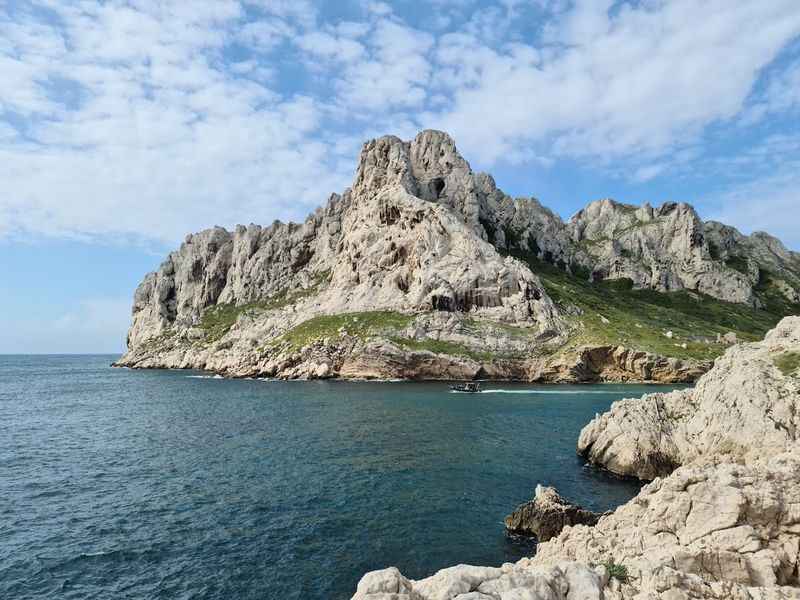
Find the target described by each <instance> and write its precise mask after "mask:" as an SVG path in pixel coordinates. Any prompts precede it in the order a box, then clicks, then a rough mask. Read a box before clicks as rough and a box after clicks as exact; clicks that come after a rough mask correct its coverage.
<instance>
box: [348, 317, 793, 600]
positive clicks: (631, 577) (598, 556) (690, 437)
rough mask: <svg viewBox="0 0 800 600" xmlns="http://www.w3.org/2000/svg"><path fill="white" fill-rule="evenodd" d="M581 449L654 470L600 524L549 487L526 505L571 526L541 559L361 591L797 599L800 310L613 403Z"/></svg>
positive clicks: (443, 599) (613, 464)
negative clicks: (669, 386) (698, 367)
mask: <svg viewBox="0 0 800 600" xmlns="http://www.w3.org/2000/svg"><path fill="white" fill-rule="evenodd" d="M578 451H579V452H581V453H584V454H586V455H588V456H589V458H590V459H591V460H592V461H593V462H596V463H598V464H600V465H603V466H605V467H607V468H609V469H612V470H614V471H616V472H619V473H626V474H634V475H637V476H639V477H641V478H644V479H650V478H652V477H655V479H653V480H652V482H650V483H648V484H647V485H646V486H644V487H643V488H642V490H641V492H640V493H639V494H638V495H637V496H636V497H635V498H633V499H632V500H631V501H630V502H628V503H627V504H625V505H623V506H621V507H620V508H618V509H617V510H616V511H614V512H613V513H611V514H607V515H603V516H600V517H599V519H598V520H597V522H596V524H595V525H591V524H589V525H586V524H581V523H582V522H584V521H583V520H584V519H587V520H588V522H589V523H591V521H593V520H595V517H594V516H593V515H591V514H584V513H581V512H580V508H579V507H574V506H571V505H568V504H567V503H565V502H564V501H563V500H562V499H560V497H558V495H557V494H555V493H554V491H548V490H547V489H546V488H542V489H541V490H540V491H538V493H537V498H536V499H535V500H534V502H533V503H532V504H534V505H535V506H530V507H528V506H525V507H522V508H523V509H524V510H523V513H531V512H535V513H536V517H537V519H540V518H542V517H548V518H549V517H552V516H553V515H554V516H555V519H552V518H551V519H550V521H549V522H548V523H547V525H553V524H554V523H556V522H557V523H556V524H557V525H558V527H559V528H561V527H563V529H562V530H561V532H560V534H558V535H557V536H556V537H554V538H552V539H550V541H545V542H544V543H540V544H539V545H538V547H537V550H536V554H535V556H534V557H532V558H523V559H522V560H520V561H519V562H517V563H514V564H511V563H508V564H504V565H502V566H500V567H496V568H495V567H474V566H468V565H458V566H455V567H451V568H447V569H443V570H441V571H439V572H438V573H435V574H434V575H431V576H430V577H428V578H426V579H422V580H419V581H412V580H409V579H407V578H405V577H404V576H403V575H402V574H401V573H400V572H399V571H398V570H397V569H395V568H389V569H385V570H381V571H374V572H372V573H369V574H367V575H365V576H364V577H363V579H362V580H361V582H360V583H359V584H358V589H357V591H356V594H355V595H354V596H353V600H388V599H390V598H391V599H393V600H510V599H525V600H604V599H605V600H628V599H637V600H645V599H648V600H649V599H653V600H656V599H658V600H686V599H701V598H702V599H714V600H784V599H789V598H800V317H788V318H786V319H784V320H782V321H781V322H780V323H779V324H778V326H777V327H776V328H775V329H773V330H772V331H770V332H769V334H768V335H767V336H766V337H765V339H764V340H763V341H762V342H758V343H752V344H744V345H740V346H735V347H733V348H731V349H729V350H728V351H727V352H726V353H725V354H724V356H723V357H721V358H720V359H718V360H717V361H716V364H715V366H714V367H713V368H712V369H711V370H710V371H709V372H708V373H707V374H705V375H704V376H703V377H702V378H701V379H700V381H699V382H698V385H697V386H696V388H695V389H694V390H687V391H681V392H673V394H669V395H664V394H651V395H645V396H644V397H642V398H640V399H630V400H622V401H619V402H616V403H615V404H614V405H612V407H611V410H610V411H609V412H607V413H606V414H604V415H600V416H598V417H597V418H596V419H594V421H592V423H590V424H589V425H588V426H587V427H586V428H585V429H584V430H583V432H582V433H581V436H580V441H579V444H578ZM515 514H517V513H515ZM525 516H526V515H525V514H518V515H517V517H515V516H514V515H512V516H511V517H510V519H511V523H510V525H518V524H519V523H520V522H521V517H525ZM537 519H533V520H531V519H528V520H527V521H528V522H529V523H532V524H533V526H534V527H536V528H537V530H538V528H539V527H541V525H542V523H541V521H540V520H537ZM507 523H509V521H507ZM544 533H545V534H546V535H545V536H544V537H549V536H550V534H551V533H552V532H551V531H550V530H549V529H547V528H546V529H545V530H544Z"/></svg>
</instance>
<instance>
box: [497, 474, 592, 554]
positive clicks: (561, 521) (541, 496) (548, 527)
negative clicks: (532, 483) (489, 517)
mask: <svg viewBox="0 0 800 600" xmlns="http://www.w3.org/2000/svg"><path fill="white" fill-rule="evenodd" d="M602 516H603V515H602V514H600V513H596V512H592V511H591V510H586V509H585V508H583V507H581V506H578V505H577V504H572V503H571V502H567V501H566V500H564V498H562V497H561V495H560V494H559V493H558V491H557V490H556V488H554V487H545V486H543V485H537V486H536V491H535V492H534V494H533V500H530V501H528V502H526V503H525V504H522V505H520V506H518V507H517V509H516V510H515V511H514V512H513V513H511V514H510V515H508V516H507V517H506V519H505V524H506V529H507V530H508V531H510V532H511V533H517V534H522V535H532V536H535V537H536V539H537V540H538V541H539V542H546V541H547V540H549V539H550V538H553V537H555V536H557V535H558V534H559V533H561V530H562V529H564V527H569V526H571V525H594V524H596V523H597V521H598V520H599V519H600V517H602Z"/></svg>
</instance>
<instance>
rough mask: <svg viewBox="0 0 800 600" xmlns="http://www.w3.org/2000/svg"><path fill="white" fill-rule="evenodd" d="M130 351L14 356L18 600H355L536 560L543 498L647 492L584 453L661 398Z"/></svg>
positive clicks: (0, 589)
mask: <svg viewBox="0 0 800 600" xmlns="http://www.w3.org/2000/svg"><path fill="white" fill-rule="evenodd" d="M114 358H115V357H111V356H0V598H8V599H25V598H59V599H61V598H65V599H89V598H98V599H100V598H102V599H105V598H115V599H116V598H221V599H222V598H224V599H228V598H230V599H249V598H259V599H281V600H283V599H301V598H302V599H304V600H305V599H312V600H313V599H326V600H328V599H340V598H343V599H344V598H349V597H350V596H351V595H352V593H353V592H354V590H355V585H356V583H357V581H358V579H359V578H360V577H361V575H362V574H363V573H364V572H366V571H369V570H372V569H377V568H382V567H385V566H389V565H397V566H398V567H399V568H400V569H401V570H402V571H403V572H404V573H405V574H406V575H408V576H410V577H423V576H425V575H427V574H430V573H431V572H433V571H435V570H437V569H440V568H442V567H445V566H448V565H451V564H455V563H460V562H466V563H473V564H487V565H492V564H496V565H499V564H500V563H502V562H504V561H512V560H516V559H518V558H520V557H521V556H523V555H526V554H531V553H532V552H533V551H534V548H533V546H532V545H531V544H530V542H527V541H525V540H520V539H514V538H510V537H508V536H506V535H505V533H504V531H503V525H502V520H503V517H504V516H505V515H506V514H508V513H509V512H510V511H511V510H512V509H514V508H515V507H516V506H517V505H518V504H519V503H521V502H523V501H526V500H528V499H529V498H530V497H531V494H532V491H533V488H534V486H535V485H536V484H537V483H544V484H552V485H555V486H556V487H558V489H559V490H560V491H561V492H562V493H563V494H564V495H565V496H566V497H568V498H570V499H572V500H574V501H577V502H579V503H581V504H583V505H585V506H588V507H591V508H593V509H597V510H605V509H609V508H613V507H615V506H617V505H619V504H620V503H622V502H625V501H627V500H628V499H629V498H630V497H631V496H633V495H634V494H635V493H636V492H637V491H638V485H637V484H636V483H634V482H631V481H623V480H620V479H616V478H613V477H611V476H609V475H607V474H605V473H603V472H600V471H598V470H595V469H592V468H589V467H587V466H585V465H584V462H583V461H582V460H581V459H579V458H578V457H577V456H576V455H575V442H576V439H577V436H578V432H579V431H580V429H581V427H582V426H583V425H584V424H585V423H586V422H587V421H588V420H589V419H590V418H591V417H593V416H594V414H595V413H596V412H600V411H603V410H605V409H607V408H608V406H609V405H610V404H611V402H613V401H614V400H617V399H619V398H622V397H628V396H638V395H640V394H642V393H644V392H647V391H652V390H653V389H662V390H663V389H664V388H663V387H659V388H655V386H624V385H597V386H533V385H521V384H506V383H503V384H486V385H485V387H486V388H487V391H486V392H485V393H482V394H475V395H470V394H458V393H450V392H449V391H448V387H447V385H446V384H444V383H345V382H289V383H286V382H276V381H256V380H221V379H213V378H208V377H203V376H202V374H200V373H195V372H186V371H130V370H125V369H112V368H110V367H109V366H108V365H109V363H110V362H111V361H112V360H113V359H114Z"/></svg>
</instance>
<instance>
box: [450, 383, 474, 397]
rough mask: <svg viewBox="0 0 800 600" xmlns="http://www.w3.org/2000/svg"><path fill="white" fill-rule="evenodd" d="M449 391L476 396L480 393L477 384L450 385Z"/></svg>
mask: <svg viewBox="0 0 800 600" xmlns="http://www.w3.org/2000/svg"><path fill="white" fill-rule="evenodd" d="M450 389H451V390H453V391H454V392H467V393H469V394H477V393H478V392H480V391H481V385H480V384H479V383H472V382H470V383H457V384H455V385H451V386H450Z"/></svg>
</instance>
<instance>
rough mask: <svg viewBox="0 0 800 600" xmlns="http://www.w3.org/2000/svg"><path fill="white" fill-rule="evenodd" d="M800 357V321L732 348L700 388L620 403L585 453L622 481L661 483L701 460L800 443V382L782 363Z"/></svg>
mask: <svg viewBox="0 0 800 600" xmlns="http://www.w3.org/2000/svg"><path fill="white" fill-rule="evenodd" d="M785 352H800V317H786V318H784V319H783V320H782V321H781V322H780V323H779V324H778V325H777V326H776V327H775V328H774V329H773V330H772V331H770V332H769V333H768V334H767V336H766V337H765V338H764V340H763V341H761V342H755V343H751V344H740V345H737V346H733V347H731V348H729V349H728V350H727V351H726V353H725V354H724V355H723V356H721V357H720V358H718V359H717V360H716V362H715V364H714V367H713V368H712V369H711V370H710V371H709V372H708V373H706V374H705V375H703V376H702V377H701V378H700V379H699V380H698V382H697V385H696V386H695V388H694V389H691V390H679V391H674V392H670V393H668V394H662V393H656V394H647V395H645V396H643V397H642V398H641V399H627V400H620V401H619V402H615V403H614V404H613V405H612V406H611V410H609V411H608V412H606V413H604V414H603V415H598V416H597V417H596V418H595V419H594V420H593V421H591V422H590V423H589V424H588V425H587V426H586V427H584V428H583V430H582V431H581V434H580V438H579V440H578V452H579V453H581V454H583V455H585V456H587V458H588V459H589V460H590V461H591V462H592V463H594V464H597V465H600V466H602V467H604V468H606V469H608V470H610V471H612V472H614V473H617V474H619V475H632V476H635V477H639V478H641V479H653V478H654V477H657V476H661V475H666V474H668V473H670V472H671V471H672V470H673V469H675V468H676V467H677V466H678V465H681V464H685V463H688V462H690V461H692V460H695V459H697V458H699V457H709V458H712V457H720V456H724V457H727V458H729V459H731V460H743V461H747V460H750V459H752V458H754V457H758V456H760V455H762V454H764V453H765V452H766V453H767V454H773V453H776V452H780V451H782V450H783V449H784V448H786V447H787V446H789V445H791V444H793V443H795V442H796V441H797V440H798V434H799V432H800V380H798V378H797V377H795V376H794V375H792V374H789V375H784V374H783V373H782V372H781V371H780V369H778V367H777V366H776V365H775V359H776V358H777V357H779V356H780V355H781V354H782V353H785Z"/></svg>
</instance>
